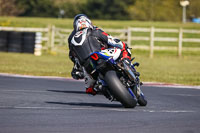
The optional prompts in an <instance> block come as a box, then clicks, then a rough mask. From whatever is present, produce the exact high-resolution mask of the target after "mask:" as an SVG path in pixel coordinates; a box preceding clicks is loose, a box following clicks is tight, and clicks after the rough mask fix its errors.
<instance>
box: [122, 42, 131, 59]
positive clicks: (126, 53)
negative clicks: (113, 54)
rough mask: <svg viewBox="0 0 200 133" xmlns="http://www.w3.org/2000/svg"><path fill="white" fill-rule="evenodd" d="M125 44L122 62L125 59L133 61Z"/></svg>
mask: <svg viewBox="0 0 200 133" xmlns="http://www.w3.org/2000/svg"><path fill="white" fill-rule="evenodd" d="M122 43H123V48H122V50H121V51H122V58H121V60H123V59H124V58H128V59H129V60H131V57H130V56H129V55H128V51H127V50H126V44H125V43H124V42H122Z"/></svg>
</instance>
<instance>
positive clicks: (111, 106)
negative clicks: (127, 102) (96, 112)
mask: <svg viewBox="0 0 200 133" xmlns="http://www.w3.org/2000/svg"><path fill="white" fill-rule="evenodd" d="M45 103H47V104H59V105H70V106H79V107H102V108H123V106H122V105H121V104H107V103H80V102H68V103H67V102H45Z"/></svg>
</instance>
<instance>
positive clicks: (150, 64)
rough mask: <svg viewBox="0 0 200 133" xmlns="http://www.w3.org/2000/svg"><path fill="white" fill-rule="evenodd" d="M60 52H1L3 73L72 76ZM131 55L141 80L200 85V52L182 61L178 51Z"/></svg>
mask: <svg viewBox="0 0 200 133" xmlns="http://www.w3.org/2000/svg"><path fill="white" fill-rule="evenodd" d="M61 49H62V50H61V51H62V52H59V53H57V54H56V55H55V54H54V55H52V54H43V55H42V56H40V57H37V56H34V55H32V54H20V53H2V52H0V73H14V74H22V75H37V76H60V77H71V75H70V73H71V70H72V65H73V64H72V62H71V61H70V60H69V58H68V53H67V49H65V47H61ZM132 55H133V56H135V57H136V59H135V61H137V62H139V63H140V66H139V67H138V68H137V70H138V71H139V72H140V73H141V80H142V81H146V82H147V81H148V82H163V83H178V84H185V85H200V69H199V66H200V56H199V54H198V53H197V54H196V55H190V54H189V53H188V54H187V53H186V54H185V55H184V56H183V57H181V58H179V57H177V56H176V52H174V53H173V52H167V51H166V52H155V56H154V58H153V59H150V58H149V53H148V52H147V51H139V50H134V51H133V52H132Z"/></svg>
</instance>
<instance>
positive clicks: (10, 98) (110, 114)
mask: <svg viewBox="0 0 200 133" xmlns="http://www.w3.org/2000/svg"><path fill="white" fill-rule="evenodd" d="M142 90H143V92H144V94H145V96H146V97H147V99H148V105H147V106H146V107H140V106H136V107H135V108H133V109H125V108H123V107H122V106H121V104H120V103H118V102H110V101H108V100H107V99H106V98H104V96H102V95H97V96H90V95H87V94H85V90H84V83H83V82H82V81H74V80H70V79H62V78H61V79H59V78H58V79H57V78H55V79H54V78H51V79H49V78H35V77H33V78H31V77H28V78H27V77H12V76H5V75H4V76H3V75H0V133H199V132H200V89H199V88H195V87H194V88H184V87H181V88H176V87H158V86H157V87H155V86H148V85H144V86H143V87H142Z"/></svg>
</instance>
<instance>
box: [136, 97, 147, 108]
mask: <svg viewBox="0 0 200 133" xmlns="http://www.w3.org/2000/svg"><path fill="white" fill-rule="evenodd" d="M138 104H139V105H140V106H146V105H147V100H146V99H145V98H144V95H140V96H139V98H138Z"/></svg>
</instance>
